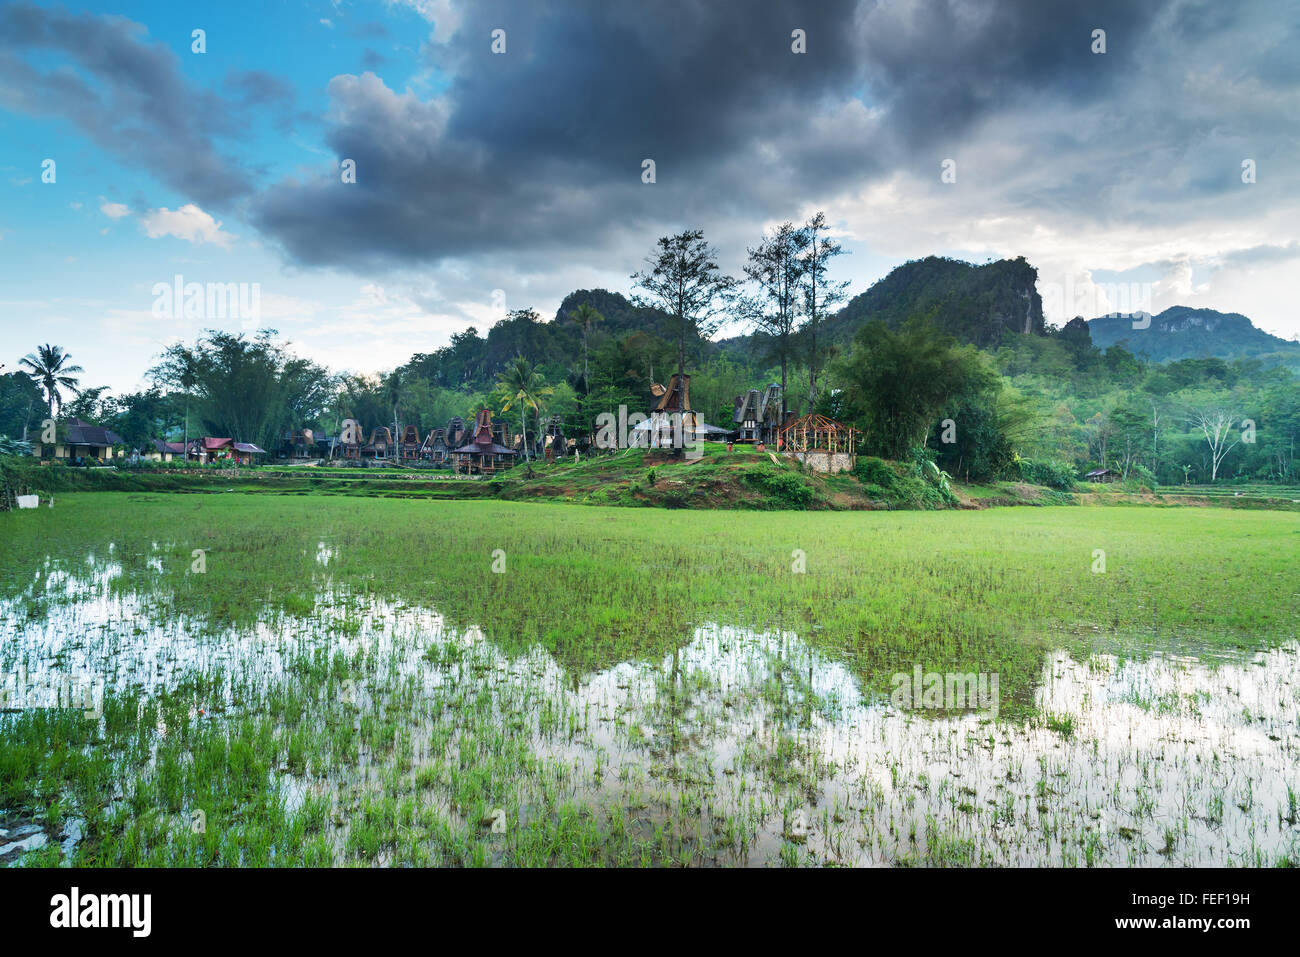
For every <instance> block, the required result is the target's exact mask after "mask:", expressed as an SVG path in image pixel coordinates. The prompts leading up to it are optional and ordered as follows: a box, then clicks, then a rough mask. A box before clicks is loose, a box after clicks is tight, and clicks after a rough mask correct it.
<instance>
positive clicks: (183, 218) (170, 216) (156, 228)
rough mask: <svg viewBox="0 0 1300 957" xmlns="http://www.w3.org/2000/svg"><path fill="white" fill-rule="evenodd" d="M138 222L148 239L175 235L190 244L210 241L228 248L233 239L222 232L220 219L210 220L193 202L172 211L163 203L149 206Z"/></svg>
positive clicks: (232, 236)
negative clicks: (161, 205)
mask: <svg viewBox="0 0 1300 957" xmlns="http://www.w3.org/2000/svg"><path fill="white" fill-rule="evenodd" d="M140 225H142V226H143V227H144V231H145V233H146V234H147V235H148V236H149V238H150V239H157V238H158V237H160V236H175V237H176V238H177V239H184V240H185V241H186V242H191V243H199V244H202V243H212V244H213V245H216V246H220V247H221V248H222V249H229V248H230V244H231V243H232V242H233V241H234V239H235V237H234V235H232V234H231V233H227V232H222V230H221V221H220V220H216V219H213V218H212V217H211V216H210V215H209V214H208V213H205V212H204V211H203V210H201V209H199V207H198V206H196V205H194V204H193V203H186V204H185V205H184V206H182V207H181V208H180V209H177V210H175V211H172V210H170V209H168V208H167V207H166V206H164V207H162V209H151V210H149V211H148V212H147V213H145V214H143V215H142V216H141V217H140Z"/></svg>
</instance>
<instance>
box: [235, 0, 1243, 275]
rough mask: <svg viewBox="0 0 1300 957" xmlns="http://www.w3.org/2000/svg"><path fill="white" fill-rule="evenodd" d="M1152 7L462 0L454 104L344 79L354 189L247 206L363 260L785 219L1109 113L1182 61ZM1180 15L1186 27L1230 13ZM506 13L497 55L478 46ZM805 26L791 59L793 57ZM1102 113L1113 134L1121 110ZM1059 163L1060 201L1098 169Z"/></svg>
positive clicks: (316, 259)
mask: <svg viewBox="0 0 1300 957" xmlns="http://www.w3.org/2000/svg"><path fill="white" fill-rule="evenodd" d="M1167 7H1168V5H1167V4H1166V5H1162V4H1159V3H1143V4H1134V3H1131V2H1128V0H1103V2H1100V3H1089V4H1086V5H1084V4H1059V3H1044V2H1041V0H1019V2H1002V3H975V2H961V3H958V2H953V0H916V2H909V3H875V2H866V0H864V2H858V0H830V2H816V3H807V4H792V3H788V2H779V0H762V2H750V3H745V4H722V3H704V2H688V0H676V2H667V3H661V4H657V5H655V6H653V7H646V6H644V5H635V6H633V5H628V4H609V3H596V2H576V3H569V4H541V3H534V4H519V3H516V2H510V3H505V2H487V3H474V4H465V5H463V9H462V14H463V19H462V20H461V22H460V25H459V28H458V30H457V32H456V33H455V34H454V36H453V37H452V38H451V41H450V42H441V43H440V42H434V41H433V40H430V41H429V42H427V43H426V44H425V47H424V56H425V57H426V58H427V60H428V62H429V64H430V65H431V66H435V67H437V68H438V69H439V70H440V71H442V72H444V73H445V74H447V75H449V76H451V77H452V85H451V88H450V90H449V92H448V93H447V95H446V97H445V98H444V99H443V100H442V101H440V102H439V103H438V104H436V105H435V104H430V103H421V102H419V101H417V100H415V99H414V98H413V97H411V96H410V95H409V94H397V93H395V92H393V91H392V90H390V89H388V88H387V87H386V86H385V85H384V84H383V83H382V81H381V80H380V79H379V78H377V77H362V78H336V80H335V82H334V84H332V86H331V96H332V98H333V100H334V105H335V109H334V125H333V127H332V129H331V131H330V133H329V135H328V142H329V144H330V146H331V148H332V149H334V150H335V151H336V153H337V155H338V156H339V157H340V158H343V157H348V158H352V159H355V160H356V161H357V164H358V170H359V171H363V172H362V173H361V174H360V176H359V182H358V184H357V186H356V188H353V189H350V190H349V189H340V188H338V186H339V184H338V183H337V180H336V179H334V180H323V181H319V182H293V183H282V184H279V185H278V186H277V187H276V188H274V189H273V190H270V191H268V192H267V193H266V194H264V195H263V196H262V197H261V198H260V199H259V202H258V203H257V204H256V208H255V213H254V215H255V220H256V222H257V223H258V225H259V226H261V227H262V228H263V229H264V230H266V231H267V232H268V233H269V234H271V235H272V236H274V237H276V238H278V239H279V240H280V242H281V243H282V245H283V246H284V248H285V249H286V251H287V252H288V254H289V256H290V257H291V258H293V259H295V260H297V261H299V262H303V263H312V264H326V263H328V264H336V265H342V266H345V267H352V268H358V269H361V268H372V267H374V266H375V265H377V264H380V263H383V262H391V263H392V264H394V265H401V264H413V263H419V262H429V261H437V260H440V259H443V258H447V257H463V256H471V255H474V254H476V253H481V252H485V251H490V250H513V249H523V248H530V247H531V248H536V247H538V246H546V245H548V244H557V245H561V244H562V245H564V246H565V247H567V248H568V249H570V250H573V251H575V252H576V251H577V250H579V249H582V248H584V247H586V248H592V247H599V246H601V245H602V244H603V242H604V241H605V240H606V238H607V237H608V236H609V234H610V232H611V230H612V229H613V228H615V227H618V228H630V227H637V226H647V227H653V228H660V227H664V228H671V227H673V226H680V225H684V224H686V223H688V222H702V221H704V220H705V219H707V218H710V217H714V218H717V219H719V220H732V221H734V220H735V219H737V218H743V219H745V220H746V221H747V222H750V223H753V222H757V221H762V220H764V219H769V218H777V217H785V216H794V215H797V213H798V208H799V206H800V205H801V204H802V203H805V202H814V201H818V202H819V201H821V198H822V197H825V196H828V195H834V194H835V193H837V192H838V191H841V190H843V189H845V188H849V187H851V186H855V185H862V184H865V183H868V182H870V181H871V180H872V179H874V178H876V177H877V176H880V175H885V174H888V173H891V172H893V171H896V170H898V169H900V168H901V169H904V170H907V171H909V172H912V173H916V172H917V171H918V170H919V169H921V168H924V169H926V170H929V169H930V168H931V167H932V166H934V167H935V168H937V163H938V161H939V159H940V158H941V157H943V156H947V155H952V153H953V151H955V150H956V149H957V148H958V147H959V146H960V145H961V144H962V143H963V141H964V140H965V139H966V138H968V137H969V136H970V135H971V134H972V131H975V130H977V129H978V128H979V126H980V124H981V123H983V122H985V121H986V120H988V119H989V118H990V117H996V116H998V115H1000V114H1002V113H1004V112H1006V111H1008V110H1010V109H1014V108H1016V107H1018V106H1021V105H1022V104H1027V103H1033V104H1034V108H1036V109H1038V110H1039V111H1044V110H1045V109H1046V112H1045V113H1043V116H1045V117H1050V116H1051V108H1052V107H1053V106H1054V105H1055V104H1057V103H1059V104H1063V105H1065V106H1068V107H1069V108H1070V109H1084V108H1087V107H1088V106H1089V105H1091V104H1095V103H1105V102H1112V103H1116V104H1118V105H1119V109H1120V110H1122V109H1123V108H1124V102H1125V98H1126V96H1127V95H1128V91H1127V89H1126V84H1128V83H1130V82H1131V81H1132V78H1133V77H1134V76H1135V75H1137V74H1139V73H1142V74H1150V72H1151V71H1152V70H1153V69H1160V68H1163V67H1166V66H1167V68H1168V69H1169V70H1171V71H1179V70H1181V69H1183V67H1182V65H1180V64H1178V63H1168V64H1163V65H1159V64H1158V65H1156V66H1155V67H1153V64H1152V63H1151V62H1150V58H1151V56H1152V53H1153V50H1154V49H1155V48H1154V47H1153V45H1152V42H1151V37H1152V34H1153V32H1155V31H1157V29H1158V28H1164V27H1166V26H1167V24H1162V23H1161V19H1162V17H1164V16H1165V15H1166V10H1167ZM1192 9H1193V10H1194V11H1195V12H1196V13H1197V14H1198V17H1193V18H1192V20H1191V21H1190V22H1187V23H1183V24H1182V26H1181V29H1183V30H1185V31H1186V32H1187V33H1188V34H1189V39H1199V38H1203V37H1205V36H1207V35H1211V34H1213V33H1214V32H1215V31H1223V30H1224V29H1225V28H1224V27H1223V25H1222V23H1221V22H1219V19H1218V18H1219V16H1220V15H1219V14H1215V13H1212V12H1204V13H1202V10H1201V8H1200V7H1199V6H1194V7H1193V8H1192ZM1179 22H1181V21H1179ZM498 28H499V29H503V30H505V31H506V44H507V50H506V53H505V54H494V53H493V52H492V50H491V37H492V32H493V31H494V30H496V29H498ZM796 28H797V29H802V30H804V31H805V32H806V36H807V49H808V52H807V53H806V54H805V55H795V54H793V53H792V52H791V49H790V44H791V31H792V30H794V29H796ZM1094 29H1103V30H1105V31H1106V45H1107V52H1106V54H1105V55H1104V56H1098V55H1095V54H1094V53H1093V52H1092V42H1093V36H1092V32H1093V30H1094ZM1112 122H1113V125H1112V129H1111V131H1110V132H1127V130H1126V128H1125V125H1124V122H1123V117H1119V118H1117V119H1115V120H1114V121H1112ZM1165 122H1167V123H1171V124H1172V123H1176V120H1175V119H1167V120H1165ZM1030 127H1031V128H1027V129H1024V130H1022V131H1021V135H1022V138H1023V139H1025V140H1026V141H1029V140H1032V139H1033V137H1034V136H1035V133H1036V131H1035V130H1034V129H1033V128H1032V124H1031V125H1030ZM1041 135H1042V136H1044V137H1049V138H1055V139H1056V140H1057V141H1058V143H1060V144H1062V145H1068V146H1069V147H1071V148H1074V149H1078V148H1080V147H1081V146H1082V145H1084V144H1082V143H1081V136H1082V135H1086V134H1081V136H1077V137H1076V136H1071V134H1070V133H1069V132H1068V131H1061V130H1059V129H1055V128H1052V129H1049V128H1048V124H1047V123H1044V124H1043V130H1042V133H1041ZM1176 138H1177V137H1176V136H1175V139H1176ZM644 158H652V159H654V160H655V162H656V164H657V177H658V182H657V183H656V184H655V185H654V187H653V188H647V187H645V186H643V185H642V184H641V182H640V179H639V173H640V163H641V160H642V159H644ZM1073 175H1074V177H1075V179H1076V183H1075V184H1074V187H1075V188H1074V189H1073V190H1071V189H1069V188H1067V189H1066V190H1065V191H1064V193H1061V194H1058V195H1056V196H1054V197H1053V199H1052V201H1053V202H1055V203H1058V204H1061V203H1064V204H1069V203H1071V202H1073V201H1075V200H1076V199H1077V198H1078V197H1080V196H1086V195H1091V196H1092V197H1093V198H1095V196H1096V191H1097V190H1098V189H1099V188H1102V186H1104V184H1099V183H1097V182H1095V181H1094V179H1093V174H1091V173H1090V172H1089V171H1087V170H1082V171H1079V172H1077V173H1075V174H1073ZM1222 185H1223V184H1222V183H1220V182H1210V181H1209V180H1207V181H1206V183H1205V184H1204V186H1205V188H1207V189H1209V188H1221V187H1222ZM1035 188H1036V187H1034V186H1027V187H1026V190H1027V191H1026V195H1027V196H1032V195H1033V190H1034V189H1035Z"/></svg>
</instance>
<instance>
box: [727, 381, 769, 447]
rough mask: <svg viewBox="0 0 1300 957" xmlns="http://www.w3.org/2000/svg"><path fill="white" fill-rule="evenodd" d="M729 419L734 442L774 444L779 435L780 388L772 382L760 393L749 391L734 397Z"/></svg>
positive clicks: (755, 390) (753, 390) (754, 390)
mask: <svg viewBox="0 0 1300 957" xmlns="http://www.w3.org/2000/svg"><path fill="white" fill-rule="evenodd" d="M735 406H736V411H735V413H734V414H733V415H732V417H731V421H732V424H733V425H734V426H735V427H736V441H737V442H748V443H754V444H758V445H764V444H775V443H776V441H777V439H778V437H779V436H780V433H781V387H780V386H779V385H777V384H776V383H775V382H773V383H772V384H771V385H769V386H768V387H767V388H766V389H764V390H763V391H762V392H759V391H758V390H757V389H750V390H749V391H748V392H747V393H745V394H744V395H738V396H736V402H735Z"/></svg>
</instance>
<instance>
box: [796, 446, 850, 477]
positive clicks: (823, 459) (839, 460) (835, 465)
mask: <svg viewBox="0 0 1300 957" xmlns="http://www.w3.org/2000/svg"><path fill="white" fill-rule="evenodd" d="M785 454H786V456H787V457H789V458H794V459H798V460H799V461H800V462H802V463H804V464H805V465H807V466H808V467H809V468H811V469H812V470H813V471H814V472H851V471H853V456H852V455H849V453H848V452H822V451H812V452H786V453H785Z"/></svg>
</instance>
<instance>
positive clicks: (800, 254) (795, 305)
mask: <svg viewBox="0 0 1300 957" xmlns="http://www.w3.org/2000/svg"><path fill="white" fill-rule="evenodd" d="M807 249H808V233H807V231H806V230H803V229H799V228H797V227H796V226H795V225H794V224H793V223H782V224H781V225H780V226H778V227H776V229H774V230H772V231H771V233H769V234H768V235H765V236H764V237H763V240H762V241H761V242H760V243H759V244H758V246H757V247H754V248H751V249H749V250H748V253H749V262H747V263H746V264H745V275H746V276H748V277H749V279H750V281H751V282H753V283H755V284H756V285H757V286H758V295H757V296H752V297H748V298H747V299H746V300H745V303H744V312H745V315H746V318H748V319H749V321H750V322H751V323H752V325H753V328H754V331H755V332H757V333H761V334H763V335H766V336H769V337H770V338H771V342H772V353H773V356H774V358H776V359H777V360H778V361H779V362H780V363H781V418H782V420H784V418H785V409H786V400H785V396H786V369H787V367H788V366H789V362H790V357H791V354H792V347H793V344H794V331H795V320H796V318H797V316H798V314H799V294H800V291H801V285H802V281H803V274H804V270H805V268H806V267H805V260H804V254H805V252H806V251H807Z"/></svg>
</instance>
